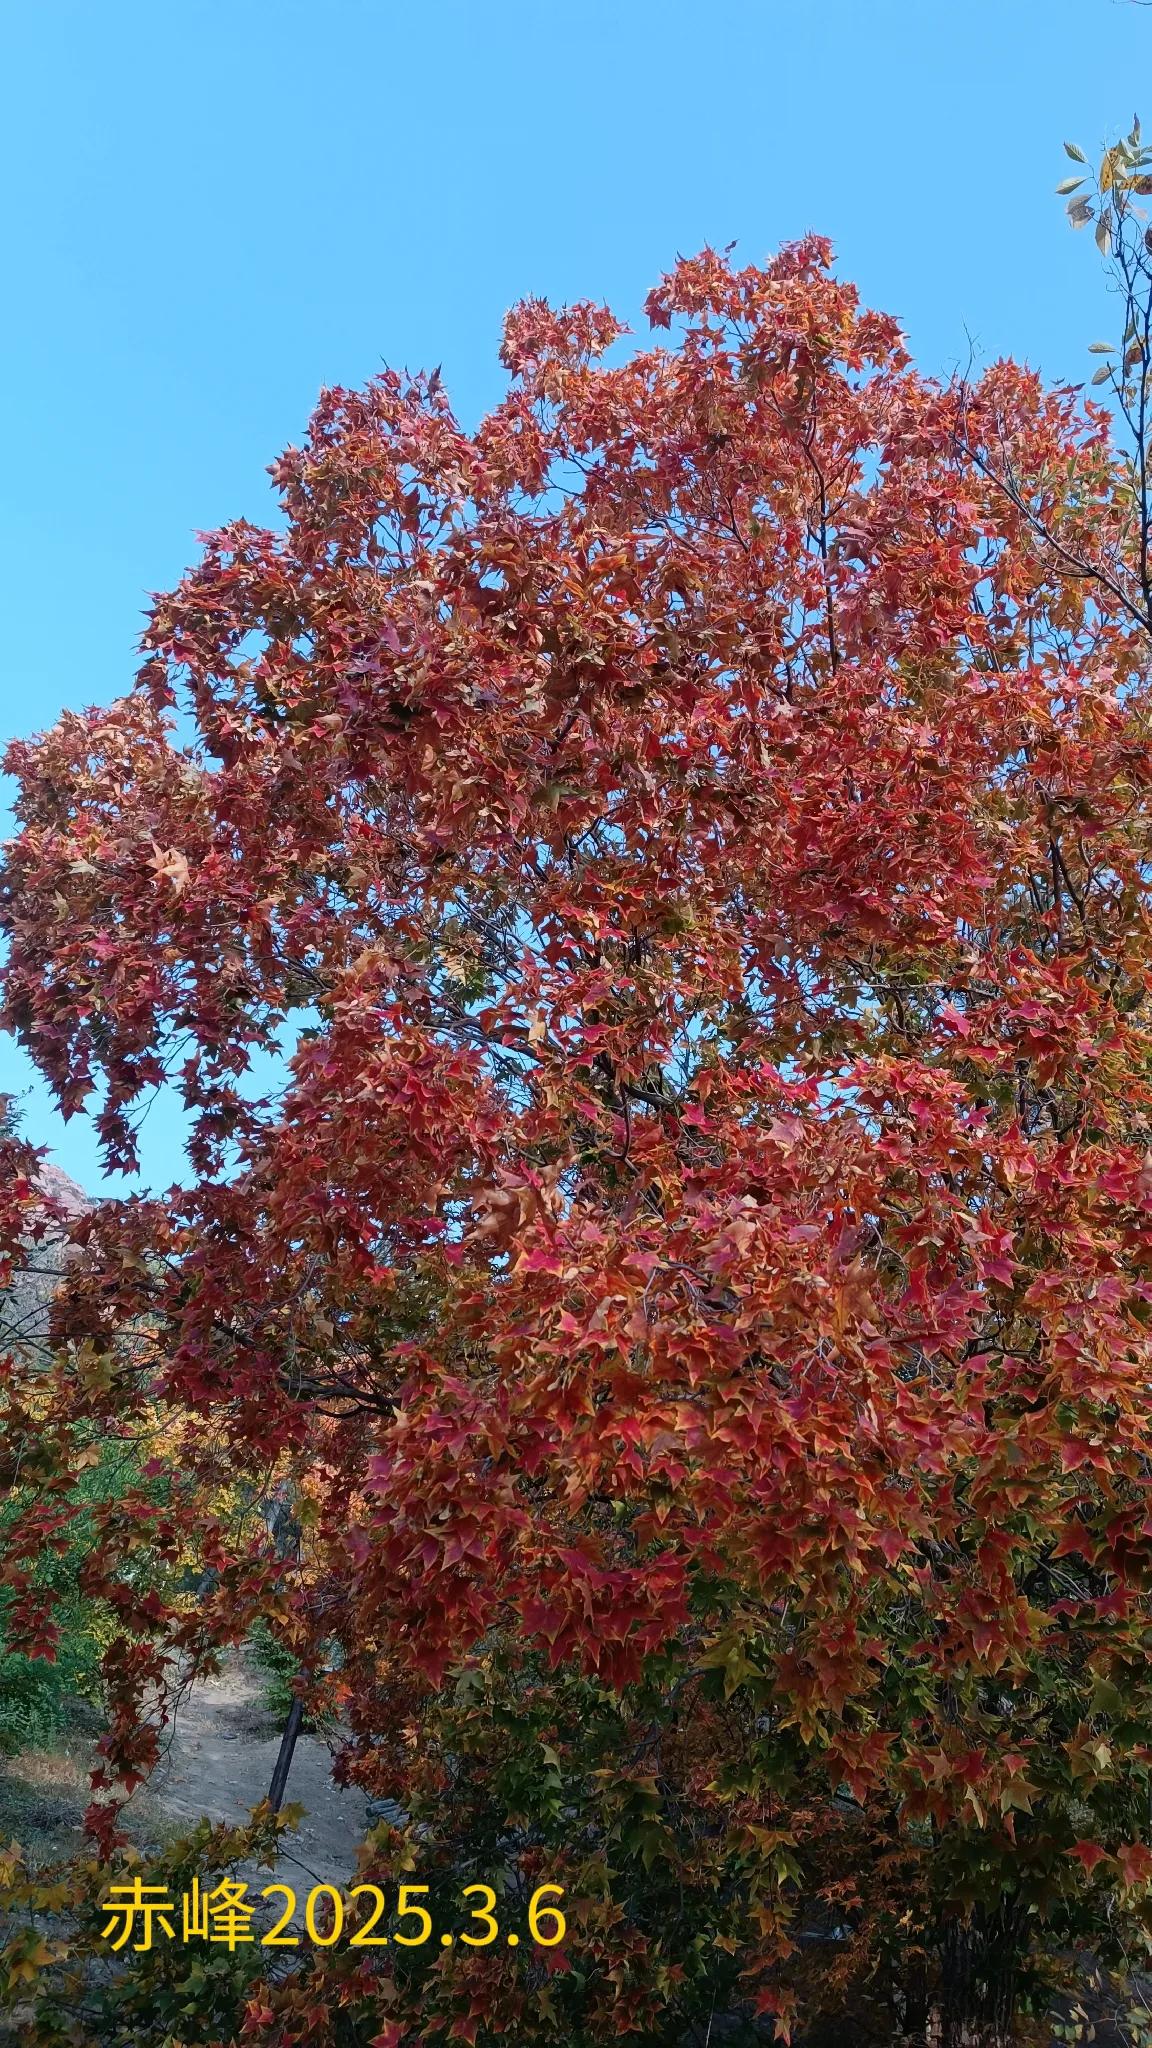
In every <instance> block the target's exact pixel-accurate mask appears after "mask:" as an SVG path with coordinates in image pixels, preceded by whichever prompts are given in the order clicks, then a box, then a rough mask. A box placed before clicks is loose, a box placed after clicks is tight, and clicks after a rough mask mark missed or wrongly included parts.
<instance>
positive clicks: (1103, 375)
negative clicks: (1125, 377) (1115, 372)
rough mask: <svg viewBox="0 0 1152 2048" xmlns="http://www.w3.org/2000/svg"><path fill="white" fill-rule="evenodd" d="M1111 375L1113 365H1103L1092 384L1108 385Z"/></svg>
mask: <svg viewBox="0 0 1152 2048" xmlns="http://www.w3.org/2000/svg"><path fill="white" fill-rule="evenodd" d="M1111 375H1112V365H1111V363H1104V364H1103V365H1102V367H1101V368H1100V369H1099V370H1097V372H1096V374H1095V376H1094V377H1093V379H1092V382H1093V383H1094V384H1106V383H1107V382H1108V379H1109V377H1110V376H1111Z"/></svg>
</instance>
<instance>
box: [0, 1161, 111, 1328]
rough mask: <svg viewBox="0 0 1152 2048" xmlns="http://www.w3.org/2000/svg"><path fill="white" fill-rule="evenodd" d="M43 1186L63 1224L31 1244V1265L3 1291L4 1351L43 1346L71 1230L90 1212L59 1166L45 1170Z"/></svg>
mask: <svg viewBox="0 0 1152 2048" xmlns="http://www.w3.org/2000/svg"><path fill="white" fill-rule="evenodd" d="M39 1185H40V1187H41V1188H42V1189H43V1192H44V1195H45V1197H46V1198H47V1201H48V1202H49V1203H51V1205H52V1209H53V1210H54V1211H55V1212H56V1215H58V1217H59V1219H60V1220H59V1221H57V1220H56V1218H55V1216H54V1217H53V1220H52V1221H51V1222H50V1223H49V1225H48V1227H47V1229H46V1230H45V1232H44V1235H43V1236H42V1237H41V1238H39V1239H37V1240H36V1241H35V1242H32V1241H29V1244H28V1247H27V1263H26V1264H25V1266H24V1267H23V1268H22V1270H20V1271H19V1272H17V1273H16V1274H15V1275H14V1276H13V1279H12V1283H11V1285H10V1286H9V1287H7V1288H5V1289H4V1290H3V1291H2V1292H0V1346H3V1347H5V1348H8V1347H11V1346H14V1345H28V1346H36V1347H40V1346H41V1345H43V1344H44V1343H45V1341H46V1339H47V1336H48V1323H49V1317H50V1313H51V1306H52V1297H53V1295H54V1294H55V1292H56V1289H57V1287H58V1286H59V1285H60V1279H61V1275H62V1274H63V1272H64V1270H65V1267H66V1266H67V1263H68V1257H69V1241H68V1226H69V1224H70V1222H71V1221H72V1220H73V1218H75V1217H77V1216H82V1215H83V1214H84V1211H85V1210H86V1209H90V1208H91V1207H92V1197H91V1196H90V1195H86V1194H85V1192H84V1190H83V1188H81V1187H78V1186H77V1185H76V1182H75V1181H74V1180H70V1179H69V1177H68V1175H67V1174H66V1173H62V1172H61V1170H60V1168H59V1167H58V1166H51V1165H43V1166H42V1167H41V1169H40V1178H39Z"/></svg>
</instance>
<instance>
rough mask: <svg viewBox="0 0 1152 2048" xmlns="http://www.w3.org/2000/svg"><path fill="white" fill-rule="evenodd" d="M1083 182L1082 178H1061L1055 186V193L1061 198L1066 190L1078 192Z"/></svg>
mask: <svg viewBox="0 0 1152 2048" xmlns="http://www.w3.org/2000/svg"><path fill="white" fill-rule="evenodd" d="M1083 183H1084V180H1083V178H1061V180H1060V183H1059V184H1058V185H1057V187H1056V191H1057V195H1058V196H1059V197H1060V198H1061V199H1062V198H1063V197H1064V194H1065V193H1066V192H1078V191H1079V190H1080V187H1081V185H1082V184H1083Z"/></svg>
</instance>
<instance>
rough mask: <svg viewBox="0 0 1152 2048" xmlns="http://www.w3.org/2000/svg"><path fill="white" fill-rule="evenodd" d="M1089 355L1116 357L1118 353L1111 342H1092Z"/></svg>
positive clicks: (1089, 344) (1089, 345)
mask: <svg viewBox="0 0 1152 2048" xmlns="http://www.w3.org/2000/svg"><path fill="white" fill-rule="evenodd" d="M1088 353H1089V355H1090V356H1111V355H1115V353H1116V351H1115V348H1114V347H1113V344H1112V343H1111V342H1110V341H1090V342H1089V343H1088Z"/></svg>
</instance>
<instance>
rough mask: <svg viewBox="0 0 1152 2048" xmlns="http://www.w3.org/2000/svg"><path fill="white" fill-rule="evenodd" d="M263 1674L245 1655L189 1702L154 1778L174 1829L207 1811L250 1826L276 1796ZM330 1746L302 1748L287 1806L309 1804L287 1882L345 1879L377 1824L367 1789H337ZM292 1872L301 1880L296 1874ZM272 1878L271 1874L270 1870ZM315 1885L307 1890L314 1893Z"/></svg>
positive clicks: (288, 1847) (287, 1863)
mask: <svg viewBox="0 0 1152 2048" xmlns="http://www.w3.org/2000/svg"><path fill="white" fill-rule="evenodd" d="M263 1691H264V1679H263V1677H262V1675H261V1673H260V1670H259V1668H258V1667H257V1666H256V1665H255V1664H253V1663H252V1662H251V1660H250V1659H249V1658H248V1657H247V1656H246V1655H245V1654H244V1653H243V1652H240V1651H234V1652H232V1653H231V1655H230V1656H229V1657H228V1659H227V1661H226V1662H225V1664H224V1667H223V1669H222V1670H221V1671H220V1673H219V1674H218V1676H217V1677H215V1678H206V1679H202V1680H201V1681H200V1683H199V1684H198V1685H196V1686H194V1687H193V1689H192V1692H191V1693H190V1695H189V1697H188V1699H187V1700H186V1701H185V1702H184V1704H183V1705H182V1706H181V1708H180V1710H179V1712H178V1714H177V1716H176V1724H175V1730H174V1733H173V1736H172V1739H171V1741H170V1743H169V1745H168V1749H167V1753H166V1755H165V1757H164V1759H163V1761H162V1762H161V1763H160V1765H159V1766H158V1767H157V1769H156V1770H155V1771H154V1772H153V1775H152V1777H151V1779H150V1781H149V1785H148V1791H149V1794H150V1796H151V1799H152V1801H153V1803H154V1805H155V1806H156V1808H157V1809H158V1810H159V1812H160V1813H161V1814H162V1815H163V1816H164V1818H165V1819H166V1820H168V1821H170V1822H171V1823H172V1824H173V1825H174V1827H177V1828H179V1827H183V1826H185V1825H186V1824H187V1823H188V1822H189V1821H195V1820H199V1819H201V1818H202V1817H203V1816H204V1815H207V1816H208V1818H209V1819H210V1820H214V1821H230V1822H233V1823H235V1822H242V1821H246V1820H247V1819H248V1816H249V1813H250V1810H251V1808H252V1807H253V1806H256V1805H258V1803H259V1802H260V1800H261V1799H264V1798H266V1797H267V1794H268V1786H269V1783H270V1782H271V1778H272V1769H273V1766H274V1764H275V1762H276V1756H277V1753H278V1751H279V1747H280V1729H279V1728H278V1727H277V1726H276V1724H275V1723H274V1722H273V1721H272V1719H271V1717H270V1715H269V1713H268V1710H267V1708H266V1707H265V1705H264V1700H263ZM331 1764H332V1759H331V1756H330V1754H329V1751H328V1748H327V1745H326V1744H325V1743H324V1742H322V1741H320V1740H319V1739H318V1738H317V1737H316V1736H314V1735H301V1736H300V1737H299V1739H298V1741H297V1743H296V1749H295V1753H294V1755H293V1758H292V1768H291V1771H290V1773H289V1777H288V1789H287V1791H286V1793H285V1803H286V1804H288V1803H290V1802H298V1803H299V1804H300V1805H302V1806H304V1807H306V1808H307V1811H306V1813H305V1815H304V1818H303V1820H302V1821H301V1823H300V1825H299V1827H298V1828H297V1829H296V1830H295V1832H294V1834H292V1835H291V1836H289V1837H288V1839H287V1842H286V1844H285V1850H284V1854H283V1856H282V1858H281V1862H280V1866H279V1867H278V1870H277V1873H276V1874H277V1876H278V1877H281V1878H283V1880H284V1882H285V1883H286V1884H296V1883H297V1882H298V1881H301V1882H302V1881H303V1880H304V1879H305V1878H307V1879H308V1880H310V1882H312V1883H315V1884H336V1885H339V1884H340V1883H342V1882H344V1883H346V1882H347V1880H348V1879H349V1877H350V1876H351V1874H352V1872H353V1871H354V1869H355V1865H356V1848H357V1844H358V1843H359V1842H360V1841H361V1840H362V1838H363V1835H364V1831H365V1828H366V1827H367V1825H368V1821H367V1809H366V1806H365V1800H364V1795H363V1793H362V1792H345V1791H343V1790H342V1789H341V1788H340V1786H338V1785H334V1784H333V1782H332V1775H331ZM293 1869H295V1873H296V1875H295V1876H293ZM262 1882H263V1883H265V1884H267V1883H268V1882H269V1873H268V1872H267V1871H266V1870H265V1871H264V1872H263V1873H262ZM305 1888H306V1887H305Z"/></svg>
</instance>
